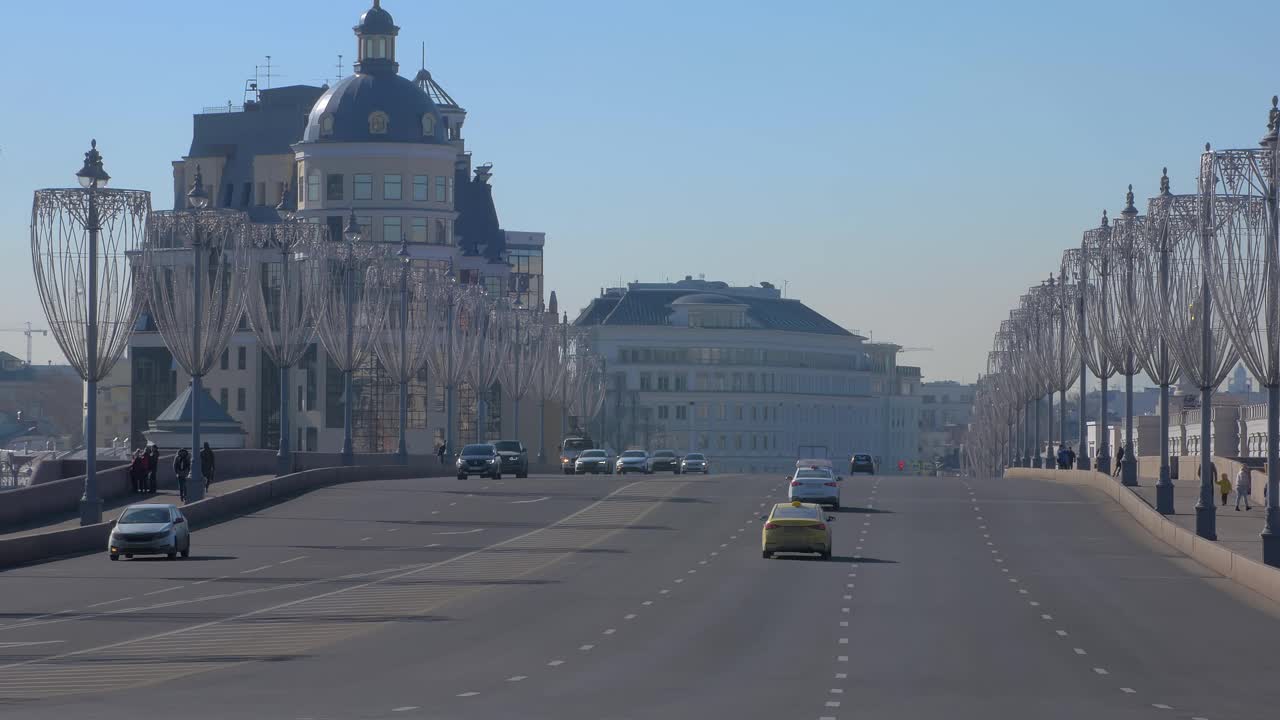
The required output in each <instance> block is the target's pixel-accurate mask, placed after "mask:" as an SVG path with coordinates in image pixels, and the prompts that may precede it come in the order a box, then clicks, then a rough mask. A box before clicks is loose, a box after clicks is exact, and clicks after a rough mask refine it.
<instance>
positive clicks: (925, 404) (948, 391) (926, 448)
mask: <svg viewBox="0 0 1280 720" xmlns="http://www.w3.org/2000/svg"><path fill="white" fill-rule="evenodd" d="M973 392H974V385H973V384H972V383H968V384H962V383H958V382H956V381H954V380H935V381H933V382H926V383H923V384H922V385H921V386H920V403H921V404H920V447H921V455H922V456H923V459H924V460H925V461H928V462H936V463H942V466H943V467H945V468H948V469H955V470H958V469H959V468H960V450H961V447H962V446H963V442H964V429H965V428H966V427H968V425H969V417H970V415H971V414H972V410H973Z"/></svg>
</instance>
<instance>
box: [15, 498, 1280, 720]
mask: <svg viewBox="0 0 1280 720" xmlns="http://www.w3.org/2000/svg"><path fill="white" fill-rule="evenodd" d="M843 494H844V501H845V504H846V506H847V507H846V508H844V509H843V510H842V511H841V512H839V513H838V514H837V515H836V516H835V517H836V519H835V520H834V521H833V522H834V529H835V533H836V547H835V555H836V557H834V558H833V559H832V560H831V561H829V562H822V561H819V560H816V559H805V558H799V557H782V558H777V559H773V560H764V559H762V558H761V557H760V552H759V532H760V530H759V525H760V518H759V515H760V514H761V513H762V512H763V511H764V510H765V508H766V506H767V504H768V503H772V502H775V501H777V500H779V499H781V498H783V497H784V496H785V485H784V483H783V482H782V480H781V478H778V477H762V476H741V475H712V476H709V477H705V478H703V477H696V476H695V477H687V476H672V475H661V476H657V475H655V476H631V477H626V478H617V477H560V476H555V477H551V476H546V477H531V478H529V479H525V480H517V479H513V478H509V477H508V478H506V479H504V480H502V481H491V480H476V479H472V480H469V481H457V480H454V479H429V480H396V481H378V482H368V483H361V484H354V485H346V486H340V487H334V488H329V489H325V490H321V491H317V492H314V493H311V494H308V495H306V496H303V497H300V498H297V499H294V500H291V501H289V502H286V503H282V504H279V505H276V506H273V507H271V508H268V509H265V510H263V511H261V512H257V513H254V514H252V515H250V516H246V517H243V518H239V519H236V520H233V521H230V522H226V523H223V524H221V525H217V526H214V527H211V528H208V529H205V530H203V531H200V532H199V533H198V534H196V535H195V545H194V550H195V556H194V557H193V558H192V559H191V560H188V561H167V560H164V559H157V560H149V559H144V560H135V561H128V562H126V561H122V562H118V563H111V562H108V560H107V559H106V557H105V554H104V555H100V556H92V557H79V558H71V559H66V560H61V561H57V562H51V563H47V564H43V565H39V566H33V567H29V568H22V569H17V570H11V571H8V572H4V573H0V716H6V717H8V716H12V717H22V718H33V719H41V718H59V719H65V718H80V717H93V718H105V719H108V720H110V719H114V718H130V719H132V718H136V717H138V716H139V714H140V713H143V712H147V713H151V712H154V713H156V714H168V715H172V716H175V717H182V718H185V719H203V718H313V719H315V720H329V719H334V720H337V719H346V718H361V719H366V718H440V719H450V720H452V719H457V720H463V719H486V720H488V719H494V718H530V719H544V718H545V719H548V720H550V719H551V718H556V719H566V718H567V719H576V718H583V719H585V718H609V719H619V720H621V719H624V718H625V719H631V718H665V719H669V718H693V717H724V718H833V719H843V718H855V717H858V718H861V717H873V718H921V719H924V718H930V719H931V718H937V717H947V718H973V719H975V720H977V719H979V718H981V719H982V720H991V719H992V718H996V719H1000V718H1019V719H1021V718H1028V717H1034V718H1208V719H1209V720H1227V719H1230V718H1240V719H1242V720H1252V719H1255V718H1262V717H1268V716H1271V715H1273V714H1274V712H1275V708H1276V707H1277V704H1278V703H1280V683H1278V682H1277V680H1278V678H1277V677H1276V676H1275V670H1274V668H1275V664H1274V662H1272V661H1271V659H1272V658H1273V657H1274V649H1275V648H1280V623H1278V622H1277V617H1278V613H1280V610H1278V609H1277V608H1276V607H1275V606H1274V605H1270V604H1267V603H1266V602H1264V601H1262V600H1260V599H1259V598H1257V597H1256V596H1252V595H1250V594H1248V593H1246V592H1243V591H1240V590H1238V589H1236V588H1235V587H1234V586H1233V585H1232V584H1231V583H1229V582H1228V581H1225V580H1223V579H1221V578H1217V577H1214V576H1212V575H1211V574H1209V573H1207V572H1206V571H1204V570H1203V569H1202V568H1201V567H1200V566H1198V565H1195V564H1194V563H1191V562H1190V561H1189V560H1187V559H1186V558H1183V557H1181V556H1178V555H1176V554H1175V553H1173V552H1172V551H1171V550H1170V549H1169V548H1167V547H1165V546H1163V545H1161V544H1159V543H1156V542H1155V541H1153V540H1151V539H1150V538H1149V537H1148V536H1146V535H1145V534H1143V533H1141V532H1140V531H1138V530H1135V529H1134V528H1133V527H1132V523H1131V521H1129V520H1128V518H1127V516H1124V515H1123V514H1122V511H1121V510H1119V508H1118V507H1117V506H1115V505H1114V503H1112V502H1111V501H1110V500H1109V499H1107V498H1105V497H1103V496H1102V495H1101V494H1095V493H1093V491H1089V490H1085V489H1081V488H1076V487H1072V486H1068V485H1063V484H1056V483H1051V482H1018V483H1011V482H1008V481H1004V480H997V479H975V480H962V479H958V478H911V477H884V478H872V477H861V476H860V477H851V478H847V479H846V480H845V482H844V484H843ZM170 710H172V712H169V711H170Z"/></svg>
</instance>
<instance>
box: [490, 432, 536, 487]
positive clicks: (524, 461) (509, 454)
mask: <svg viewBox="0 0 1280 720" xmlns="http://www.w3.org/2000/svg"><path fill="white" fill-rule="evenodd" d="M493 447H494V448H496V449H497V451H498V457H499V458H500V460H501V462H500V465H501V467H502V472H509V473H515V476H516V477H518V478H527V477H529V451H528V450H526V449H525V447H524V444H523V443H521V442H520V441H519V440H498V441H497V442H495V443H494V444H493Z"/></svg>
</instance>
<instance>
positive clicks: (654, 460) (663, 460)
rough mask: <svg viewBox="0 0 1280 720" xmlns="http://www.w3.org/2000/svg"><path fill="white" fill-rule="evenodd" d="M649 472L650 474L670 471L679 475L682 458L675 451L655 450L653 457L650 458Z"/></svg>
mask: <svg viewBox="0 0 1280 720" xmlns="http://www.w3.org/2000/svg"><path fill="white" fill-rule="evenodd" d="M649 470H650V472H659V471H661V470H670V471H671V472H673V473H675V474H677V475H679V474H680V456H679V455H676V454H675V451H673V450H655V451H654V453H653V455H651V456H649Z"/></svg>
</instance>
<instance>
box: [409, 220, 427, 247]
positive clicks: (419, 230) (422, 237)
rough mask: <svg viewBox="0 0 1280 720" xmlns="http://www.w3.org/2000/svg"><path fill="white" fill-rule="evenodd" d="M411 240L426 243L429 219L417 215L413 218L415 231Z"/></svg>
mask: <svg viewBox="0 0 1280 720" xmlns="http://www.w3.org/2000/svg"><path fill="white" fill-rule="evenodd" d="M409 241H410V242H416V243H425V242H426V241H427V219H426V218H420V217H416V218H414V219H413V233H412V234H411V235H410V237H409Z"/></svg>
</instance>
